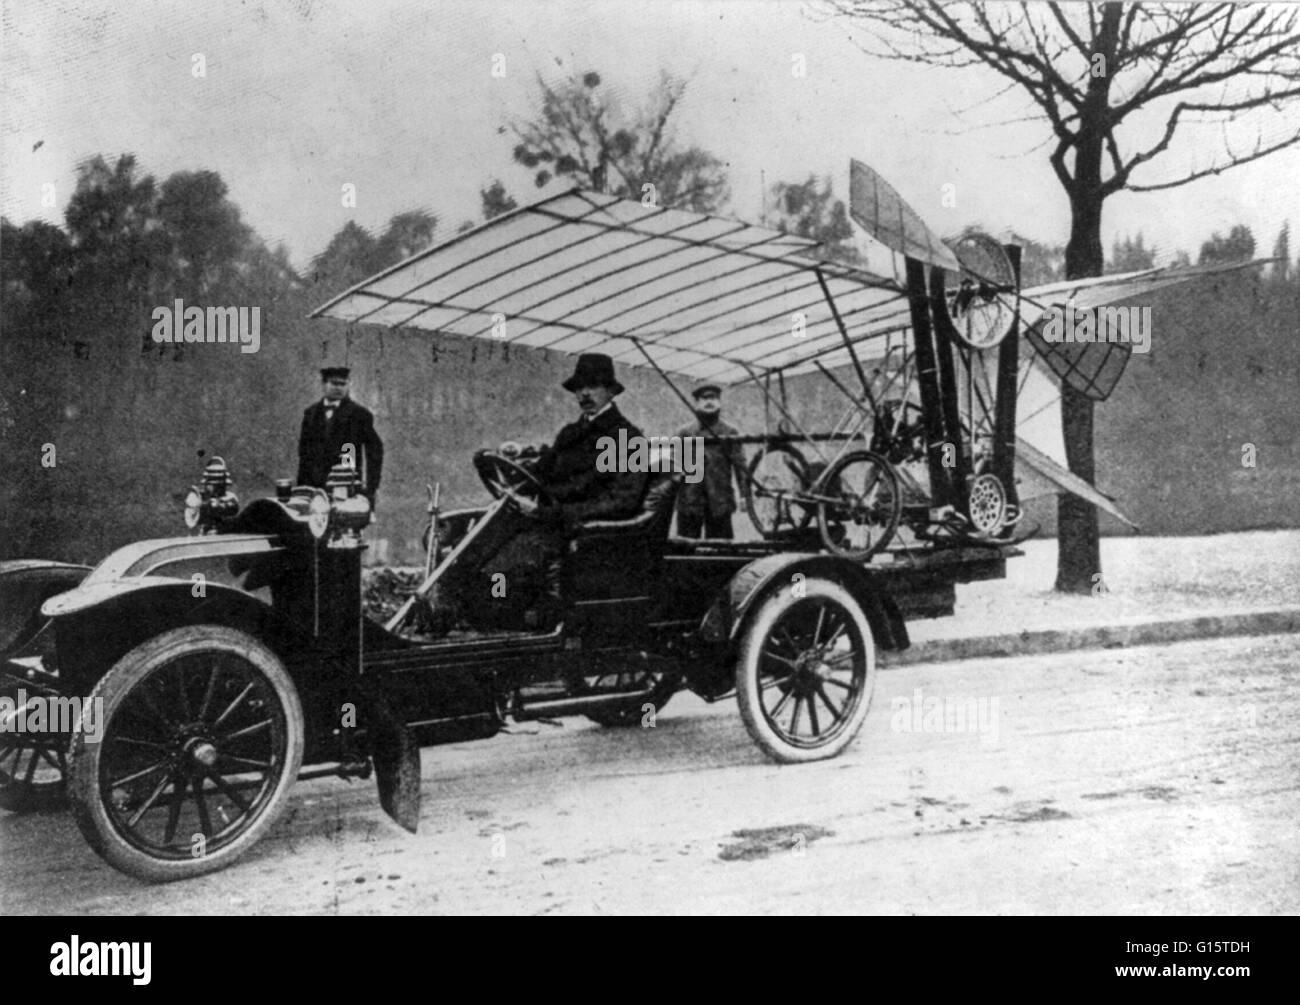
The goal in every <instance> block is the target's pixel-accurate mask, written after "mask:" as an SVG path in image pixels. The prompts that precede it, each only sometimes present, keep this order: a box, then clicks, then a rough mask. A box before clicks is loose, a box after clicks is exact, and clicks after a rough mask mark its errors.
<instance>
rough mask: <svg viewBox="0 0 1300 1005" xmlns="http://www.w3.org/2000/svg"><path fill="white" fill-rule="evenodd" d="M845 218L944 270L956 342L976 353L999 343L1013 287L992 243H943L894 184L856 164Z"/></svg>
mask: <svg viewBox="0 0 1300 1005" xmlns="http://www.w3.org/2000/svg"><path fill="white" fill-rule="evenodd" d="M849 215H850V216H852V218H853V221H854V222H855V223H857V225H858V226H860V227H861V228H862V229H863V230H865V231H866V232H867V233H868V234H870V235H871V236H872V237H873V238H875V239H876V240H877V241H879V242H880V243H881V244H883V245H885V247H887V248H889V249H890V250H891V251H893V252H896V253H897V254H900V255H906V256H907V257H908V258H913V259H916V260H917V261H919V262H923V263H924V264H926V265H929V266H931V267H938V268H941V269H943V270H944V272H945V273H946V275H945V277H944V292H945V298H944V299H945V303H946V305H947V309H948V315H949V319H950V320H951V321H952V324H953V329H954V331H955V334H956V336H957V338H958V339H960V340H961V341H962V342H964V343H965V344H966V345H968V346H971V347H972V348H976V349H989V348H992V347H993V346H995V345H997V344H998V343H999V342H1001V341H1002V339H1003V337H1005V335H1006V333H1007V332H1008V331H1009V330H1010V325H1011V319H1012V317H1013V316H1014V312H1015V295H1016V292H1017V288H1016V277H1015V272H1014V271H1013V270H1012V268H1011V260H1010V259H1009V258H1008V257H1007V253H1006V252H1005V251H1004V250H1003V248H1002V245H1001V244H1000V243H999V242H998V241H997V240H996V239H994V238H992V237H989V236H988V235H987V234H980V233H974V232H972V233H967V234H963V235H962V236H961V237H960V238H957V239H956V240H952V241H945V240H943V239H942V238H940V237H939V236H938V235H937V234H936V233H935V232H934V231H933V230H931V229H930V228H929V227H928V226H926V224H925V221H924V220H922V219H921V217H920V215H919V214H918V213H917V212H916V210H914V209H912V207H911V206H909V205H908V204H907V202H906V200H904V199H903V197H902V196H901V195H899V194H898V190H897V189H895V188H894V186H892V185H890V184H889V182H887V181H885V179H884V178H882V177H881V176H880V175H879V174H878V173H877V172H876V171H874V170H872V169H871V168H869V167H867V165H865V164H863V163H862V162H861V161H858V160H853V161H850V162H849Z"/></svg>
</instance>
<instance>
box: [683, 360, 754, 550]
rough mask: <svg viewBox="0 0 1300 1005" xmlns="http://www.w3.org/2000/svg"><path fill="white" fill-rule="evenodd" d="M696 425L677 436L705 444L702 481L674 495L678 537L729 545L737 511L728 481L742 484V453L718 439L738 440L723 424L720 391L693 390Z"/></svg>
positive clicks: (731, 443)
mask: <svg viewBox="0 0 1300 1005" xmlns="http://www.w3.org/2000/svg"><path fill="white" fill-rule="evenodd" d="M693 397H694V398H695V421H694V422H692V423H691V424H690V425H688V426H684V427H683V428H682V429H681V430H680V431H679V432H678V433H677V435H678V436H680V437H682V439H683V440H685V439H686V437H688V436H690V437H696V436H697V437H700V438H701V439H703V440H704V477H703V478H702V479H700V480H699V481H697V482H690V481H688V482H686V483H685V484H684V485H683V486H682V487H681V491H680V492H678V494H677V534H678V536H679V537H700V536H701V533H703V536H704V537H706V538H716V539H720V540H725V541H730V540H731V537H732V529H731V514H732V513H734V512H735V511H736V497H735V495H734V494H733V493H732V491H731V478H732V475H733V474H734V475H735V478H736V484H737V485H741V486H743V485H744V484H745V478H746V473H745V452H744V450H743V449H742V448H741V445H740V444H739V443H736V442H735V441H734V440H724V439H718V437H724V436H739V435H740V434H739V433H738V432H737V431H736V429H734V428H733V427H731V426H729V425H727V423H725V422H723V421H722V418H721V415H722V388H720V387H718V385H717V384H705V385H704V386H703V387H697V388H696V389H695V392H694V395H693Z"/></svg>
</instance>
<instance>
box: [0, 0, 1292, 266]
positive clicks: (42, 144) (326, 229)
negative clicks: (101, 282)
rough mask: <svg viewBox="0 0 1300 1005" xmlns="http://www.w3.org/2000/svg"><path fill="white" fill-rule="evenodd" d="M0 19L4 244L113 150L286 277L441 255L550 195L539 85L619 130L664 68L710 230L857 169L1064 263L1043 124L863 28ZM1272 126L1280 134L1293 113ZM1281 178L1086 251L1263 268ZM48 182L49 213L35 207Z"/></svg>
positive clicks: (282, 10) (773, 21) (548, 15)
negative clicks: (417, 232) (9, 224)
mask: <svg viewBox="0 0 1300 1005" xmlns="http://www.w3.org/2000/svg"><path fill="white" fill-rule="evenodd" d="M2 2H3V12H2V16H0V32H2V34H0V75H2V83H3V90H2V98H0V122H2V126H0V129H2V132H0V139H2V143H3V147H2V149H3V171H2V173H0V212H3V214H4V215H5V216H6V217H8V218H9V219H10V220H11V221H14V222H16V223H23V222H25V221H27V220H30V219H33V218H42V219H47V220H50V221H52V222H59V223H61V222H62V214H63V210H64V208H65V207H66V205H67V199H68V196H69V195H70V194H71V192H72V189H73V185H74V179H75V170H74V169H75V165H76V164H77V163H78V162H79V161H81V160H82V159H84V158H86V157H89V156H93V155H94V154H104V155H105V156H107V157H110V158H111V157H114V156H116V155H117V154H119V153H123V152H130V153H133V154H135V155H136V157H137V160H138V163H139V164H140V166H141V168H142V169H143V171H145V172H147V173H150V174H153V175H154V176H155V177H156V178H158V179H159V180H160V181H161V180H162V179H164V178H166V177H167V176H168V175H169V174H171V173H172V172H174V171H179V170H198V169H210V170H215V171H217V172H219V173H220V175H221V176H222V178H223V179H224V180H225V182H226V183H227V185H228V186H229V189H230V197H231V199H233V201H234V202H235V203H236V204H237V205H238V206H239V207H240V209H241V211H242V212H243V216H244V220H245V222H247V223H248V224H250V225H251V226H252V227H253V228H254V229H255V230H256V231H257V232H258V233H259V234H260V235H261V236H262V238H263V239H265V240H266V241H267V242H268V243H269V244H272V245H274V244H276V243H279V242H283V243H284V244H285V245H286V246H287V247H288V249H289V253H290V257H291V259H292V261H293V262H294V263H295V265H298V266H299V267H302V266H305V265H306V264H307V263H308V262H309V261H310V259H311V257H312V256H313V255H315V254H317V253H318V252H320V251H321V250H322V249H323V248H324V247H325V245H326V244H327V243H328V241H329V239H330V237H331V236H332V235H333V234H334V233H335V232H336V231H337V230H338V229H339V228H340V227H342V226H343V225H344V224H345V223H346V222H347V221H348V220H355V221H356V222H357V223H359V224H360V225H361V226H363V227H366V228H367V229H370V230H372V231H378V230H381V229H382V228H383V226H384V224H385V223H386V221H387V220H388V219H389V218H390V217H391V216H393V215H394V214H396V213H399V212H403V211H406V210H410V209H416V208H420V209H426V210H429V211H430V212H433V213H434V214H436V215H437V216H438V217H439V220H440V224H439V229H438V235H437V236H438V237H449V236H451V234H453V233H454V232H455V230H456V228H457V227H458V226H459V225H460V224H461V223H462V222H464V221H466V220H476V219H477V218H478V216H479V197H478V192H479V190H480V188H482V187H484V186H486V185H487V184H489V183H490V182H491V180H492V179H494V178H499V179H500V180H501V181H502V182H503V183H504V184H505V185H506V187H507V189H508V190H509V191H510V192H511V194H512V195H513V196H514V197H515V198H516V199H517V200H519V201H520V202H521V203H523V202H529V201H532V200H533V199H536V198H540V197H542V196H544V195H549V194H552V193H554V192H555V191H556V190H557V187H558V186H559V185H561V184H567V182H564V183H556V182H553V183H551V185H550V186H548V187H547V188H545V189H540V190H539V189H537V188H536V187H535V185H534V183H533V180H532V177H531V172H529V171H526V170H525V169H523V168H521V167H518V166H516V165H514V164H513V163H512V161H511V153H510V151H511V148H512V146H513V138H512V137H511V136H510V135H509V134H508V132H504V133H503V132H502V130H501V127H502V126H504V125H507V124H508V123H510V122H511V121H518V120H520V119H522V118H525V117H527V116H528V115H529V113H530V112H531V111H532V110H533V109H535V108H536V106H537V101H538V97H537V84H536V77H537V75H538V74H539V73H540V74H541V75H543V76H544V77H546V78H548V79H551V80H557V79H559V78H560V77H562V76H563V75H565V74H567V73H569V72H572V71H577V72H585V71H587V70H596V71H597V72H599V73H600V74H601V76H602V78H603V80H604V81H605V82H606V84H607V85H608V86H609V87H611V88H612V89H613V90H614V91H615V92H616V93H617V94H618V96H619V100H620V101H621V102H623V103H624V104H625V105H627V106H628V107H637V106H639V105H640V104H641V103H642V102H643V101H644V98H645V95H647V94H648V93H649V92H650V90H651V88H652V87H653V86H654V84H655V82H656V80H657V79H658V77H659V74H660V72H661V71H663V70H667V71H669V72H671V73H673V74H676V75H679V76H682V77H686V78H688V79H689V81H690V82H689V85H688V88H687V92H686V98H685V101H684V102H683V104H682V105H681V106H680V111H679V113H678V114H677V116H676V117H675V126H676V135H677V138H678V139H679V140H680V141H681V142H683V143H686V144H695V145H699V146H702V147H704V148H705V149H707V150H709V151H710V152H712V153H713V154H714V155H716V156H717V157H719V158H720V159H722V160H723V161H724V162H726V163H727V165H728V173H729V177H730V181H731V190H732V200H731V204H730V206H729V207H728V208H727V210H726V211H725V215H728V216H734V217H736V218H739V219H743V220H747V221H751V222H758V221H759V219H760V214H761V210H762V191H763V185H764V183H766V184H767V185H771V184H772V183H773V182H775V181H779V180H780V181H799V180H802V179H804V178H806V177H807V176H808V175H809V174H810V173H814V174H818V175H829V176H830V177H831V178H832V181H833V183H834V186H835V189H836V192H837V194H838V195H841V196H844V197H847V190H848V164H849V159H850V158H851V157H856V158H858V159H860V160H863V161H865V162H867V163H868V164H870V165H872V166H873V167H875V168H876V169H877V170H878V171H880V172H881V173H882V174H883V175H884V176H885V177H886V178H887V179H889V180H890V181H891V182H892V183H893V185H894V186H895V187H896V188H897V189H898V190H899V191H900V192H901V193H902V195H903V196H904V198H905V199H907V200H908V201H909V202H910V203H911V204H912V205H913V206H914V207H915V209H916V210H917V211H918V212H919V213H920V215H921V216H922V218H923V219H925V220H926V221H927V222H929V223H930V224H931V226H932V227H933V228H934V229H935V230H937V231H938V232H939V233H940V234H952V233H956V232H957V231H959V230H960V229H961V228H962V227H964V226H967V225H972V224H974V225H978V226H982V227H984V228H986V229H988V230H990V231H991V232H993V233H995V234H999V235H1001V234H1003V233H1005V232H1006V231H1007V230H1008V229H1009V230H1013V231H1016V232H1018V233H1021V234H1024V235H1026V236H1028V237H1032V238H1034V239H1036V240H1039V241H1044V242H1050V243H1064V241H1065V240H1066V238H1067V237H1068V233H1069V211H1068V204H1067V202H1066V198H1065V195H1064V192H1063V190H1062V189H1061V187H1060V184H1059V182H1058V181H1057V180H1056V178H1055V176H1054V175H1053V173H1052V170H1051V168H1050V166H1049V164H1048V161H1047V152H1048V150H1047V148H1044V147H1043V146H1042V144H1043V142H1044V140H1045V139H1047V136H1048V133H1047V127H1046V126H1045V125H1044V124H1043V123H1041V122H1036V121H1014V120H1018V119H1020V120H1023V119H1024V117H1025V113H1026V111H1027V105H1026V103H1025V100H1024V99H1023V98H1021V97H1020V95H1019V94H1018V93H1011V94H1005V95H1002V96H1000V97H999V96H998V93H997V92H999V91H1000V90H1001V89H1002V81H1001V78H999V77H996V76H995V75H993V74H992V73H991V71H982V70H971V71H955V70H943V69H935V68H930V67H921V66H916V65H912V64H904V63H898V62H889V61H883V60H880V59H877V58H874V57H871V56H868V55H866V54H865V53H864V52H863V51H862V49H861V48H860V47H859V45H858V44H856V43H857V42H858V41H861V32H862V31H863V30H864V29H863V27H862V25H861V24H857V23H853V22H848V21H845V20H844V19H838V18H830V19H828V18H826V17H824V16H821V15H820V13H819V9H818V8H817V7H816V6H814V5H810V4H806V3H798V2H783V0H761V2H759V0H754V2H741V3H735V2H715V0H691V2H681V3H670V2H653V0H651V2H647V0H639V2H633V0H603V2H599V3H593V2H579V0H557V2H550V3H545V4H543V3H535V2H523V0H476V2H472V3H459V2H455V3H453V2H433V3H428V2H426V3H417V2H415V0H402V2H397V0H373V2H372V0H367V2H365V3H347V2H343V0H281V2H270V0H267V2H257V0H246V2H238V0H204V2H203V3H200V4H195V3H189V2H179V0H175V2H173V0H164V2H157V0H148V2H140V3H133V4H130V5H124V4H114V3H98V2H75V3H74V2H59V0H53V2H51V0H42V2H40V3H33V2H25V3H18V2H16V0H2ZM855 35H856V36H857V38H856V40H855V37H854V36H855ZM197 56H201V58H202V65H203V70H204V75H203V76H196V75H195V72H194V69H195V67H196V65H198V64H197V63H196V57H197ZM796 57H802V66H803V67H804V68H805V71H806V72H805V75H804V76H802V77H797V76H795V74H794V72H793V68H794V66H795V62H796ZM502 60H503V61H504V68H505V73H504V76H494V75H493V72H492V70H493V66H494V65H497V66H500V65H502ZM1286 114H1287V115H1288V116H1290V119H1289V120H1290V121H1291V122H1292V124H1294V123H1295V121H1296V116H1297V115H1300V108H1294V107H1293V108H1292V109H1290V110H1289V111H1288V112H1287V113H1286ZM1273 121H1274V123H1275V125H1274V126H1272V127H1270V128H1272V129H1274V130H1276V129H1280V128H1281V124H1282V123H1283V122H1284V120H1282V119H1275V120H1273ZM1161 122H1163V118H1161V119H1159V120H1157V119H1155V118H1153V117H1151V116H1148V117H1147V118H1146V119H1144V120H1141V121H1138V122H1136V123H1135V124H1134V126H1133V127H1132V128H1131V129H1129V130H1128V131H1127V132H1125V133H1121V137H1120V139H1121V142H1124V143H1135V144H1136V143H1143V141H1146V142H1149V141H1150V138H1151V137H1152V136H1154V135H1158V129H1159V126H1160V124H1161ZM1207 140H1209V141H1214V142H1217V134H1215V133H1210V134H1208V135H1201V136H1200V137H1198V136H1197V135H1196V134H1188V135H1185V136H1180V138H1179V141H1178V142H1177V143H1175V145H1174V147H1173V148H1171V151H1170V155H1171V158H1173V159H1171V160H1170V161H1168V162H1157V164H1156V165H1155V166H1156V167H1157V170H1154V171H1152V172H1150V173H1149V174H1147V175H1146V176H1145V180H1147V181H1159V180H1163V179H1165V178H1168V177H1172V176H1174V174H1175V173H1176V172H1177V170H1178V168H1179V167H1180V166H1186V165H1189V164H1190V165H1198V166H1203V165H1204V164H1205V163H1207V161H1206V158H1207V157H1208V156H1209V155H1210V153H1211V152H1212V150H1211V146H1209V145H1206V142H1207ZM1250 141H1251V140H1250V137H1249V136H1246V137H1244V138H1243V137H1240V136H1239V137H1236V138H1235V142H1238V143H1241V144H1244V143H1249V142H1250ZM1143 145H1145V143H1143ZM1297 179H1300V149H1297V148H1291V149H1289V150H1286V151H1283V152H1281V153H1279V154H1276V155H1273V156H1272V157H1269V158H1266V159H1264V160H1262V161H1259V162H1256V163H1254V164H1250V165H1246V166H1243V167H1240V168H1236V169H1234V170H1233V171H1231V172H1228V173H1225V174H1223V175H1220V176H1215V177H1210V178H1207V179H1205V180H1202V181H1199V182H1195V183H1193V184H1191V185H1189V186H1186V187H1183V188H1178V189H1173V190H1170V191H1168V192H1158V193H1150V194H1136V193H1134V194H1130V193H1121V194H1120V195H1118V196H1116V197H1114V198H1112V199H1110V200H1108V202H1107V204H1106V211H1105V212H1106V215H1105V217H1104V220H1103V239H1104V241H1105V245H1106V247H1107V249H1109V247H1110V244H1111V242H1112V240H1113V239H1114V238H1115V237H1116V236H1117V235H1119V234H1132V233H1136V232H1138V231H1141V232H1143V234H1144V235H1145V237H1146V243H1147V245H1148V246H1152V245H1154V246H1155V247H1157V248H1158V249H1160V250H1161V251H1162V252H1164V253H1172V252H1173V251H1174V250H1176V249H1187V250H1188V251H1189V252H1190V253H1191V254H1192V257H1193V259H1194V258H1195V257H1196V252H1197V250H1198V249H1199V247H1200V244H1201V242H1202V241H1203V240H1205V239H1206V238H1207V237H1208V236H1209V234H1210V233H1211V232H1213V231H1220V232H1226V231H1227V230H1228V228H1230V227H1231V226H1233V225H1234V224H1237V223H1245V224H1247V225H1248V226H1250V227H1251V229H1252V230H1253V231H1254V233H1255V237H1256V241H1257V251H1258V252H1259V253H1261V254H1266V253H1267V252H1269V251H1270V250H1271V249H1272V246H1273V241H1274V238H1275V237H1276V235H1277V233H1278V230H1279V228H1280V227H1281V225H1282V223H1283V221H1284V220H1287V219H1289V220H1290V221H1291V224H1292V227H1300V184H1297ZM51 184H52V185H53V190H52V191H53V203H54V204H53V205H43V204H42V201H43V196H45V197H46V198H45V201H46V202H48V201H50V200H49V198H48V196H49V194H50V192H51V190H50V189H49V188H48V187H47V186H49V185H51ZM344 185H353V186H355V189H356V205H355V207H350V206H345V205H344V204H343V203H344V199H343V197H342V191H343V186H344ZM946 185H953V186H955V189H948V190H945V188H944V186H946ZM945 191H947V192H948V193H950V194H951V195H955V198H950V199H947V200H945V199H944V198H943V195H944V193H945ZM1298 243H1300V241H1293V242H1292V245H1293V253H1294V249H1295V246H1296V245H1297V244H1298Z"/></svg>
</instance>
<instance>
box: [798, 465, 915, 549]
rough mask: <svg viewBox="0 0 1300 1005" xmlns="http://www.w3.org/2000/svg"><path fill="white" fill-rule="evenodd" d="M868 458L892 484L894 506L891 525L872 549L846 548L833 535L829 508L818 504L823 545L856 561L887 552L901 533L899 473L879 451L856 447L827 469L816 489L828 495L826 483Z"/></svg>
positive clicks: (885, 529)
mask: <svg viewBox="0 0 1300 1005" xmlns="http://www.w3.org/2000/svg"><path fill="white" fill-rule="evenodd" d="M862 460H868V461H871V462H872V463H873V464H875V465H876V467H878V468H879V469H880V471H881V474H882V476H883V477H884V478H885V479H886V480H888V482H889V483H890V485H891V486H892V488H891V492H892V493H893V498H894V505H893V507H892V508H891V511H890V514H889V525H888V526H887V527H885V528H884V530H882V531H881V533H880V536H879V537H877V538H876V540H875V541H873V542H872V544H871V547H870V548H860V549H856V550H855V549H852V548H845V547H843V546H841V545H839V544H837V543H836V542H835V538H834V535H832V534H831V527H832V523H831V520H830V518H829V515H828V512H827V511H828V507H827V505H826V504H825V503H818V504H817V529H818V530H819V531H820V532H821V538H822V544H824V545H825V546H826V550H827V551H829V552H830V553H831V554H833V555H839V556H840V557H841V558H847V559H851V560H853V561H855V562H862V561H865V560H866V559H868V558H870V557H871V556H872V555H874V554H876V553H877V552H880V551H884V549H885V546H886V545H888V544H889V542H890V541H892V540H893V539H894V535H895V534H896V533H898V523H899V520H901V519H902V516H903V494H902V492H903V490H902V486H901V485H899V484H898V475H897V474H895V473H894V466H893V465H892V464H890V463H889V461H887V460H885V458H883V457H881V456H880V455H879V454H876V453H873V452H871V451H870V450H855V451H854V452H853V453H851V454H845V455H844V456H843V457H841V458H840V459H839V460H838V461H836V462H835V463H834V464H832V465H831V466H830V467H829V468H827V469H826V472H825V473H824V474H823V475H822V477H821V478H820V479H819V480H818V483H817V487H816V489H814V490H813V491H814V492H816V493H817V494H818V495H825V494H826V488H825V487H826V486H829V485H833V484H835V481H836V479H837V478H839V476H840V473H841V472H842V471H843V470H844V469H845V468H847V467H848V466H849V465H850V464H853V463H854V462H856V461H862Z"/></svg>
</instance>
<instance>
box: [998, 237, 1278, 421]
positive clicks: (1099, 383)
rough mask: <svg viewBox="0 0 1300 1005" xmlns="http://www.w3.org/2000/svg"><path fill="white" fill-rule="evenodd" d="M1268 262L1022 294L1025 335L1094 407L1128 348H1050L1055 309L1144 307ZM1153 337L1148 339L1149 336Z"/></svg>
mask: <svg viewBox="0 0 1300 1005" xmlns="http://www.w3.org/2000/svg"><path fill="white" fill-rule="evenodd" d="M1267 261H1269V259H1258V260H1256V261H1253V262H1231V263H1223V264H1216V265H1201V266H1184V267H1181V268H1165V269H1147V270H1145V271H1142V272H1127V273H1124V274H1122V275H1115V276H1096V277H1094V278H1092V279H1074V280H1067V281H1065V282H1060V283H1051V284H1049V285H1046V286H1036V287H1033V288H1032V289H1028V290H1023V291H1021V294H1020V322H1021V330H1022V331H1023V332H1024V333H1025V337H1026V339H1027V340H1028V342H1029V344H1030V345H1032V346H1033V347H1034V351H1035V352H1037V353H1038V355H1039V356H1040V357H1041V358H1042V359H1043V361H1044V362H1045V363H1046V364H1047V366H1048V367H1049V368H1050V369H1051V370H1052V372H1053V373H1054V374H1056V376H1057V377H1058V378H1060V379H1061V380H1062V381H1064V382H1065V383H1067V384H1069V385H1070V386H1071V387H1073V388H1075V389H1076V390H1078V391H1081V392H1082V393H1083V394H1086V395H1087V396H1088V397H1089V398H1092V399H1093V400H1094V401H1105V400H1106V399H1107V398H1109V397H1110V395H1111V392H1112V391H1114V390H1115V386H1116V384H1118V383H1119V379H1120V377H1122V376H1123V375H1124V368H1125V367H1126V366H1127V365H1128V360H1129V356H1130V355H1132V346H1131V344H1128V343H1125V342H1095V343H1089V342H1049V341H1047V339H1045V338H1044V337H1043V328H1044V325H1045V324H1046V323H1047V321H1048V319H1049V317H1050V314H1049V312H1050V311H1051V310H1052V309H1053V308H1064V307H1065V306H1066V304H1067V303H1068V304H1071V305H1073V307H1074V310H1075V312H1076V313H1077V312H1079V311H1082V310H1096V309H1097V308H1099V307H1106V306H1110V305H1113V304H1121V303H1125V302H1127V303H1128V304H1130V305H1133V306H1140V301H1141V299H1142V298H1143V297H1148V296H1150V295H1151V294H1152V293H1154V292H1155V291H1156V290H1159V289H1163V288H1164V287H1166V286H1173V285H1176V284H1178V283H1186V282H1191V281H1192V280H1195V279H1201V278H1203V277H1205V276H1210V275H1218V274H1222V273H1225V272H1234V271H1237V270H1240V269H1245V268H1250V267H1252V266H1255V265H1263V264H1265V263H1266V262H1267ZM1148 334H1149V333H1148Z"/></svg>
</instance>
